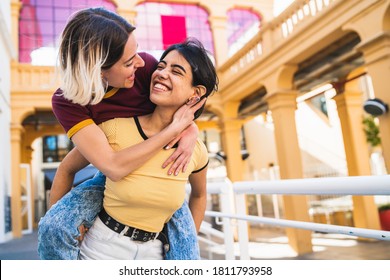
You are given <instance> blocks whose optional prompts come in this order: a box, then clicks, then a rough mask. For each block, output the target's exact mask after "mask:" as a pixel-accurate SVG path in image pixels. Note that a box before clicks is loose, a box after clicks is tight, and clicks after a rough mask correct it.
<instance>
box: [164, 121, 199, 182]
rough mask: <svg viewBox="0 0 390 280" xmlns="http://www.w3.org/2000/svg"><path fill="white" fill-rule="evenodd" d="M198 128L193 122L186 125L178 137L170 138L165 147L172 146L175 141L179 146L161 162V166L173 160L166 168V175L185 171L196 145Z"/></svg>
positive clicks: (165, 165)
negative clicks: (167, 168)
mask: <svg viewBox="0 0 390 280" xmlns="http://www.w3.org/2000/svg"><path fill="white" fill-rule="evenodd" d="M198 134H199V129H198V127H197V126H196V124H195V123H194V122H192V124H191V125H190V126H188V127H187V128H186V129H185V130H184V131H183V132H182V133H181V134H180V135H179V136H178V137H176V138H175V139H174V140H172V141H171V142H170V143H169V144H168V145H167V146H166V147H165V149H169V148H171V147H173V145H175V144H176V143H177V142H179V143H178V144H179V146H178V147H177V149H176V150H175V152H174V153H173V154H172V155H171V156H170V157H169V158H168V159H167V160H166V161H165V162H164V163H163V166H162V167H163V168H165V167H167V166H168V165H169V164H171V163H172V162H173V164H172V165H171V167H170V168H169V170H168V175H172V174H173V173H174V174H175V175H178V174H179V172H180V171H182V172H185V171H186V169H187V166H188V164H189V162H190V160H191V156H192V152H193V151H194V148H195V145H196V139H197V138H198Z"/></svg>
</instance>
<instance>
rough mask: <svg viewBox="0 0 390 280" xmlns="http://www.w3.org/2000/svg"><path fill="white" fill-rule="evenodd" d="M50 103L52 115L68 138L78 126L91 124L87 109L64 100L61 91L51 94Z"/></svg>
mask: <svg viewBox="0 0 390 280" xmlns="http://www.w3.org/2000/svg"><path fill="white" fill-rule="evenodd" d="M51 101H52V109H53V112H54V115H55V116H56V118H57V120H58V122H59V123H60V124H61V126H62V127H63V128H64V130H65V132H66V133H67V134H68V137H69V138H70V137H71V136H72V135H73V134H74V133H71V135H70V134H69V131H70V130H72V129H75V128H76V127H80V124H82V123H84V124H87V123H88V124H91V123H93V120H92V118H91V116H90V112H89V111H88V109H87V108H86V107H84V106H81V105H79V104H75V103H72V101H70V100H67V99H65V97H64V96H63V94H62V90H61V89H57V91H56V92H55V93H54V94H53V96H52V100H51Z"/></svg>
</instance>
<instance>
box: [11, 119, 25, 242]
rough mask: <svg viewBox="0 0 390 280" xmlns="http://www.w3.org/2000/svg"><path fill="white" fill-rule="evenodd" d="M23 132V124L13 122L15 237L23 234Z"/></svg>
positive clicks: (13, 209)
mask: <svg viewBox="0 0 390 280" xmlns="http://www.w3.org/2000/svg"><path fill="white" fill-rule="evenodd" d="M22 133H23V126H22V125H21V124H11V157H12V159H11V165H12V171H11V174H12V178H11V182H12V188H11V219H12V233H13V236H14V237H21V236H22V208H21V205H22V201H21V186H20V158H21V140H22Z"/></svg>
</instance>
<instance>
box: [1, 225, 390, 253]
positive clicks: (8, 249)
mask: <svg viewBox="0 0 390 280" xmlns="http://www.w3.org/2000/svg"><path fill="white" fill-rule="evenodd" d="M251 235H252V236H255V237H253V238H252V239H251V242H250V244H249V255H250V256H251V258H252V259H259V260H262V259H269V260H290V259H291V260H390V242H388V241H359V240H358V239H357V238H354V237H350V236H343V235H338V234H319V233H314V234H313V240H312V243H313V250H314V252H313V253H309V254H305V255H301V256H297V255H296V254H295V252H294V251H293V250H292V249H291V248H290V246H289V245H288V243H287V237H286V236H285V234H284V232H283V231H282V230H278V229H267V228H257V229H252V230H251ZM202 247H203V246H202ZM235 249H236V258H237V259H238V258H239V254H238V252H239V248H238V244H236V248H235ZM212 252H213V253H212V254H211V258H212V259H223V258H224V251H223V246H216V247H214V248H213V249H212ZM202 256H203V258H205V259H208V258H209V255H208V254H206V253H205V252H202ZM0 259H1V260H37V259H38V254H37V233H36V231H34V232H33V233H32V234H27V235H25V236H23V238H20V239H14V240H11V241H9V242H7V243H3V244H0Z"/></svg>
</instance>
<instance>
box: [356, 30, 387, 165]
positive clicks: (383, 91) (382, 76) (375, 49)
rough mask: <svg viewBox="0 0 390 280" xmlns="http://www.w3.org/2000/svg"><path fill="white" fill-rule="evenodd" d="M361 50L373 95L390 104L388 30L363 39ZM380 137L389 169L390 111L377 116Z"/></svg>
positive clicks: (359, 48)
mask: <svg viewBox="0 0 390 280" xmlns="http://www.w3.org/2000/svg"><path fill="white" fill-rule="evenodd" d="M358 50H359V51H362V52H363V56H364V60H365V65H364V66H365V67H366V69H367V72H368V74H369V75H370V77H371V78H372V85H373V88H374V92H375V97H376V98H379V99H381V100H382V101H384V102H385V103H387V104H388V105H389V106H390V92H389V91H390V89H389V78H388V77H390V32H383V33H381V34H379V35H378V36H375V37H374V38H371V39H370V40H366V41H363V42H362V43H361V44H360V45H359V47H358ZM379 129H380V137H381V139H382V150H383V157H384V160H385V163H386V168H387V170H388V171H389V170H390V113H389V112H387V113H386V114H384V115H382V116H379Z"/></svg>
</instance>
